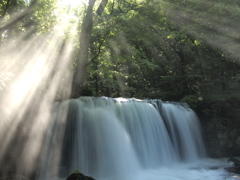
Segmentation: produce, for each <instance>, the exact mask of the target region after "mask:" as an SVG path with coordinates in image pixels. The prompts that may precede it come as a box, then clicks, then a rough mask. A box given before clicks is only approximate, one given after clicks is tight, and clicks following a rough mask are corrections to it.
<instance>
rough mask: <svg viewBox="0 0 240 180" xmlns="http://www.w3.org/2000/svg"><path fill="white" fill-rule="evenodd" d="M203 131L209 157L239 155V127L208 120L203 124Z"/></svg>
mask: <svg viewBox="0 0 240 180" xmlns="http://www.w3.org/2000/svg"><path fill="white" fill-rule="evenodd" d="M203 131H204V140H205V144H206V149H207V151H208V155H209V156H210V157H232V156H235V157H239V156H240V129H238V128H233V127H224V126H222V125H221V124H220V122H219V123H212V122H209V123H207V124H203Z"/></svg>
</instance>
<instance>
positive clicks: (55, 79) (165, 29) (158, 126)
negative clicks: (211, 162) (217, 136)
mask: <svg viewBox="0 0 240 180" xmlns="http://www.w3.org/2000/svg"><path fill="white" fill-rule="evenodd" d="M9 2H10V1H9ZM33 2H34V1H33ZM46 2H49V4H48V3H46ZM88 2H90V3H88ZM95 2H96V3H95ZM175 2H176V1H175V0H159V1H144V0H134V1H130V0H129V1H128V0H126V1H114V0H108V1H107V0H102V1H100V0H96V1H91V0H89V1H88V0H59V1H54V0H51V1H48V0H41V1H40V0H39V4H37V6H35V8H36V9H33V8H28V7H26V6H27V5H29V3H26V4H24V6H23V7H22V8H20V7H19V9H18V8H17V9H12V10H11V11H12V12H11V11H9V12H8V13H6V14H5V15H2V14H1V13H2V12H0V36H1V38H0V57H1V58H0V106H1V108H0V115H1V120H0V142H1V151H0V166H1V165H2V164H3V165H4V166H7V168H8V169H11V168H12V169H13V170H14V171H16V173H19V174H23V175H24V174H27V175H28V174H31V173H33V174H34V173H35V174H34V176H35V177H37V176H39V177H40V179H41V178H43V179H45V177H47V176H49V177H53V176H58V175H59V173H62V172H63V174H64V173H65V174H64V175H66V173H68V172H70V170H72V169H70V168H73V167H74V168H75V167H77V166H80V167H83V170H86V172H91V171H92V172H91V173H92V174H96V175H98V176H99V177H104V176H105V174H104V173H106V174H108V173H109V174H110V175H111V176H109V177H114V176H115V175H116V174H114V173H115V171H116V173H119V174H118V175H120V176H119V177H121V175H122V174H121V173H124V176H125V175H126V174H127V172H128V170H129V169H131V168H133V167H135V170H139V172H140V170H143V169H144V168H145V167H148V168H149V172H150V173H149V174H147V175H146V177H139V179H141V180H146V179H152V178H153V179H157V180H158V179H161V178H165V177H169V176H170V178H169V179H170V180H172V179H174V178H175V177H173V176H171V174H173V171H174V172H177V174H178V175H179V176H180V175H181V172H184V175H183V176H182V177H183V178H186V179H191V178H190V177H189V175H188V173H189V172H190V171H191V172H192V173H193V177H194V178H196V179H197V178H198V177H196V176H201V170H199V169H200V166H197V168H198V169H191V168H192V167H184V165H182V164H180V166H179V167H180V168H178V167H176V168H175V167H174V168H175V169H174V168H173V170H172V169H169V168H166V172H164V170H165V167H164V168H160V169H159V171H157V170H156V171H155V170H152V168H156V167H161V165H162V164H161V163H162V162H164V166H165V165H169V162H170V164H171V163H172V164H173V165H179V164H178V163H179V161H180V159H184V160H185V161H187V162H190V161H193V160H197V159H199V158H200V157H203V156H205V149H204V145H203V142H202V137H201V132H200V128H199V127H198V125H199V123H198V120H197V117H195V116H196V115H195V114H194V115H188V114H189V113H193V111H190V110H189V109H187V110H186V108H183V110H184V111H186V112H184V113H182V112H181V111H180V110H179V107H178V106H176V105H175V104H174V105H173V104H170V103H169V104H167V103H165V102H162V101H161V102H160V101H159V102H158V103H156V102H155V101H151V102H150V101H149V102H150V103H151V104H149V102H147V101H143V100H140V99H141V98H142V99H143V98H146V99H151V98H152V99H154V98H156V99H160V98H163V99H164V100H166V99H167V98H169V97H170V98H171V99H169V101H172V100H176V101H180V100H181V101H182V100H189V102H190V103H192V104H193V105H196V106H198V105H199V104H200V105H202V104H201V103H202V101H204V100H205V99H207V98H205V97H209V96H208V94H209V92H211V93H212V92H213V93H214V94H216V92H215V87H216V86H217V88H218V90H219V89H220V90H219V91H218V92H219V93H220V92H221V91H222V92H221V93H225V92H228V91H231V92H232V89H234V88H235V87H237V88H239V84H238V81H239V79H240V75H239V70H238V67H237V64H236V63H235V62H236V61H237V60H239V57H240V54H239V48H240V45H239V42H240V39H239V38H240V36H239V27H240V26H239V24H236V18H237V17H238V15H240V14H239V12H240V11H239V10H240V7H239V6H233V5H228V4H225V3H213V2H208V1H200V0H196V1H192V0H186V1H181V2H180V3H175ZM51 3H52V4H51ZM94 3H95V4H94ZM4 5H6V4H4ZM11 5H12V6H13V4H11ZM6 6H7V5H6ZM41 6H42V7H41ZM16 7H17V6H16ZM212 7H213V8H212ZM24 8H26V12H25V10H24ZM0 9H1V7H0ZM46 9H47V10H46ZM1 10H2V9H1ZM238 11H239V12H238ZM29 12H31V13H32V14H31V13H30V14H28V13H29ZM11 13H12V14H11ZM24 13H26V14H24ZM45 13H46V15H45ZM148 13H149V15H148ZM23 15H24V17H23V18H22V19H21V21H18V20H17V19H18V17H21V16H23ZM24 18H25V19H24ZM16 20H17V22H16V23H13V24H11V23H12V22H14V21H16ZM9 24H10V25H9ZM6 27H7V28H6ZM82 27H85V28H82ZM83 42H84V43H83ZM208 52H210V53H209V54H207V53H208ZM212 52H213V55H212V54H211V53H212ZM215 52H217V53H218V54H217V55H216V56H217V58H216V56H215V54H214V53H215ZM205 57H207V58H205ZM225 57H227V58H226V59H227V61H226V63H228V62H230V61H231V63H232V62H233V65H232V64H228V65H229V70H228V71H226V73H225V72H224V73H225V74H224V73H222V74H221V71H222V69H220V68H219V70H218V69H217V68H216V67H217V66H218V65H215V64H214V63H213V65H211V66H210V65H209V64H208V63H209V62H210V61H215V60H216V59H221V58H222V59H224V58H225ZM208 58H209V59H210V60H209V59H208ZM222 59H221V60H222ZM235 60H236V61H235ZM221 63H222V64H221V66H222V67H224V66H225V65H226V64H224V63H223V62H221ZM231 65H232V66H234V68H235V69H234V68H232V66H231ZM200 66H201V67H200ZM204 66H209V69H207V70H206V69H204V68H205V67H204ZM219 66H220V65H219ZM231 68H232V69H231ZM213 70H214V72H211V71H213ZM215 70H216V71H215ZM214 73H215V74H214ZM216 77H217V78H219V77H220V78H222V79H220V78H219V79H218V84H217V85H216V83H215V82H214V83H215V84H214V83H212V84H210V83H211V82H213V81H214V80H215V79H216ZM234 78H235V79H236V81H235V79H234ZM229 79H230V80H231V82H229V84H227V81H228V80H229ZM79 82H80V83H79ZM232 82H233V83H232ZM204 83H205V84H204ZM224 83H225V84H224ZM234 83H236V84H234ZM210 85H211V87H209V86H210ZM228 86H229V87H228ZM211 88H212V89H211ZM217 88H216V89H217ZM237 88H236V89H237ZM236 91H237V90H236ZM218 92H217V93H218ZM233 92H234V93H235V91H233ZM80 95H81V96H85V95H86V96H102V95H103V96H111V97H119V96H123V97H122V98H121V97H120V98H115V99H111V98H106V97H105V98H102V99H100V100H98V99H97V98H90V97H82V98H79V99H71V98H76V97H77V96H80ZM130 96H131V97H132V96H133V97H136V98H132V99H131V98H129V97H130ZM219 96H220V95H219ZM125 97H127V98H125ZM192 97H193V98H192ZM195 97H197V99H194V98H195ZM233 97H234V96H233ZM137 98H138V99H137ZM221 98H222V97H221ZM221 98H219V99H217V100H216V102H218V103H219V102H222V99H221ZM69 99H70V100H69ZM214 101H215V99H214ZM209 102H210V103H211V101H210V100H209ZM210 103H209V104H210ZM229 104H231V101H230V103H229ZM200 105H199V106H200ZM202 106H203V105H202ZM217 107H219V106H214V108H215V109H211V110H212V111H214V110H215V111H214V112H217V111H219V112H220V109H217ZM164 108H165V110H164ZM207 108H208V107H207ZM156 109H157V111H156ZM109 111H111V113H110V112H109ZM206 111H207V110H206ZM209 111H210V110H209ZM164 113H165V114H164ZM163 114H164V115H163ZM179 118H180V119H181V121H178V119H179ZM186 118H187V120H189V121H186V122H185V120H186ZM69 119H70V121H68V120H69ZM126 119H128V120H129V122H128V121H127V120H126ZM136 119H137V120H139V122H138V121H137V122H136ZM146 119H147V121H146ZM156 119H157V122H155V120H156ZM166 119H168V122H166ZM193 119H195V120H196V121H193ZM190 122H192V123H190ZM193 122H194V123H193ZM82 125H83V126H82ZM183 125H185V126H183ZM76 128H79V129H80V130H78V131H77V130H76ZM176 129H178V132H175V131H176ZM170 131H171V133H169V132H170ZM71 133H72V134H71ZM73 133H74V135H73ZM76 135H79V137H77V138H76V137H75V136H76ZM180 135H181V136H182V137H180ZM80 136H81V137H80ZM195 136H196V137H195ZM73 137H74V138H76V139H78V138H79V139H80V140H79V139H78V140H79V142H81V143H83V144H84V143H85V145H86V146H87V148H88V149H84V150H83V151H82V152H80V153H79V154H80V155H81V156H82V157H81V158H82V159H84V161H83V160H82V159H81V158H80V155H79V154H78V152H77V150H79V149H81V148H82V144H80V143H79V144H73V142H75V139H74V138H73ZM81 138H82V139H81ZM73 139H74V141H73ZM159 139H161V143H163V146H161V145H159V143H156V142H159ZM91 140H93V142H90V141H91ZM134 140H135V141H136V142H133V141H134ZM145 140H146V141H145ZM179 140H180V141H179ZM178 141H179V142H178ZM196 141H197V143H196ZM119 142H120V143H119ZM68 143H69V144H68ZM71 143H72V144H71ZM65 146H66V147H65ZM70 146H71V147H70ZM135 146H136V147H135ZM73 147H74V148H76V150H75V149H74V151H73V150H72V149H73ZM99 147H100V148H99ZM124 148H125V149H124ZM85 150H86V151H85ZM136 151H137V153H136ZM63 152H66V154H67V156H66V157H65V156H64V157H63V154H64V153H63ZM90 152H91V153H92V154H94V156H96V157H97V158H98V159H97V158H96V157H92V154H90ZM105 152H108V153H109V154H110V155H111V158H112V159H111V158H109V154H106V153H105ZM116 152H117V153H118V154H117V156H116ZM183 152H187V153H183ZM71 153H72V154H71ZM81 153H82V154H81ZM99 154H100V155H99ZM73 155H75V156H76V157H77V158H80V159H77V158H75V157H74V158H75V159H73V158H72V157H73ZM78 155H79V157H78ZM98 155H99V157H98ZM118 155H119V156H118ZM125 157H127V159H130V160H131V159H132V162H130V163H129V164H128V163H127V165H126V162H125ZM143 157H144V158H143ZM156 157H158V159H157V158H156ZM67 158H72V159H71V162H70V160H68V159H67ZM88 158H89V159H88ZM94 158H96V159H97V161H95V159H94ZM142 158H143V159H142ZM66 159H67V160H66ZM77 161H79V162H77ZM88 161H89V164H87V163H86V162H88ZM141 161H142V162H141ZM102 162H103V164H102ZM112 162H113V164H114V165H113V166H111V165H112V164H111V163H112ZM119 162H120V168H119V166H118V165H119ZM176 162H177V163H176ZM64 163H65V164H64ZM74 163H75V164H74ZM131 163H132V164H131ZM63 164H64V165H63ZM66 164H67V165H69V167H67V168H68V169H67V168H66V167H63V166H67V165H66ZM86 164H87V165H86ZM216 164H218V163H216ZM225 164H227V165H229V163H225ZM41 165H43V168H42V169H41V170H39V169H38V168H39V166H41ZM92 167H93V168H92ZM48 168H49V169H48ZM64 168H65V169H64ZM84 168H85V169H84ZM91 168H92V169H91ZM111 168H112V169H113V172H109V169H111ZM36 169H38V170H36ZM119 169H120V171H119ZM133 169H134V168H133ZM80 170H82V169H80ZM101 170H103V171H101ZM135 170H134V171H135ZM203 171H204V173H206V177H211V176H212V175H213V176H215V175H216V176H215V177H216V178H217V177H218V176H220V178H222V179H223V177H224V178H225V173H226V171H225V170H222V169H220V170H218V171H219V172H217V171H215V170H211V169H208V168H206V169H204V168H203ZM103 172H104V173H103ZM144 172H145V169H144ZM0 173H1V167H0ZM102 173H103V174H102ZM164 173H166V174H165V175H164ZM6 174H7V172H6ZM150 174H151V175H150ZM144 175H145V174H144ZM137 177H138V176H137ZM134 178H135V179H136V177H134ZM213 179H214V178H213Z"/></svg>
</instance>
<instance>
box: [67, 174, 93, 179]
mask: <svg viewBox="0 0 240 180" xmlns="http://www.w3.org/2000/svg"><path fill="white" fill-rule="evenodd" d="M67 180H94V179H93V178H92V177H89V176H84V175H83V174H82V173H72V174H70V175H69V176H68V178H67Z"/></svg>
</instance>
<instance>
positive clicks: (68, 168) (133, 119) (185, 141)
mask: <svg viewBox="0 0 240 180" xmlns="http://www.w3.org/2000/svg"><path fill="white" fill-rule="evenodd" d="M51 117H52V118H51V122H50V123H49V128H48V132H47V133H46V137H45V142H44V144H45V145H44V148H43V150H42V155H41V157H42V159H41V161H42V162H41V164H42V168H41V170H40V173H39V179H51V178H63V179H64V178H65V179H66V177H67V176H68V175H69V174H70V173H71V172H73V171H74V170H79V171H80V172H82V173H83V174H85V175H88V176H92V177H94V178H96V179H109V180H115V179H119V180H120V179H133V178H130V177H132V176H134V174H138V173H139V172H141V171H143V170H146V169H157V168H161V167H171V166H173V165H174V164H176V163H177V162H192V161H195V160H197V159H199V158H201V157H204V156H205V150H204V145H203V141H202V137H201V130H200V125H199V121H198V118H197V116H196V114H195V113H194V112H193V111H192V110H191V109H190V108H188V107H186V106H184V105H181V104H173V103H166V102H162V101H160V100H137V99H124V98H115V99H113V98H106V97H102V98H94V97H80V98H78V99H71V100H67V101H64V102H61V103H55V104H54V105H53V107H52V114H51Z"/></svg>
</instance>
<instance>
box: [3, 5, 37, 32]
mask: <svg viewBox="0 0 240 180" xmlns="http://www.w3.org/2000/svg"><path fill="white" fill-rule="evenodd" d="M37 1H38V0H33V1H32V2H31V3H30V5H29V6H28V7H27V8H26V9H25V10H24V11H23V12H22V13H21V14H20V15H18V16H17V17H16V18H14V19H12V20H9V22H7V23H5V24H4V25H2V26H1V28H0V31H3V30H5V29H7V28H9V27H11V26H12V25H14V24H16V23H17V22H19V21H21V20H22V19H23V18H24V17H25V16H27V15H28V13H29V12H30V11H31V10H32V9H33V7H34V6H35V5H36V3H37Z"/></svg>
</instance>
